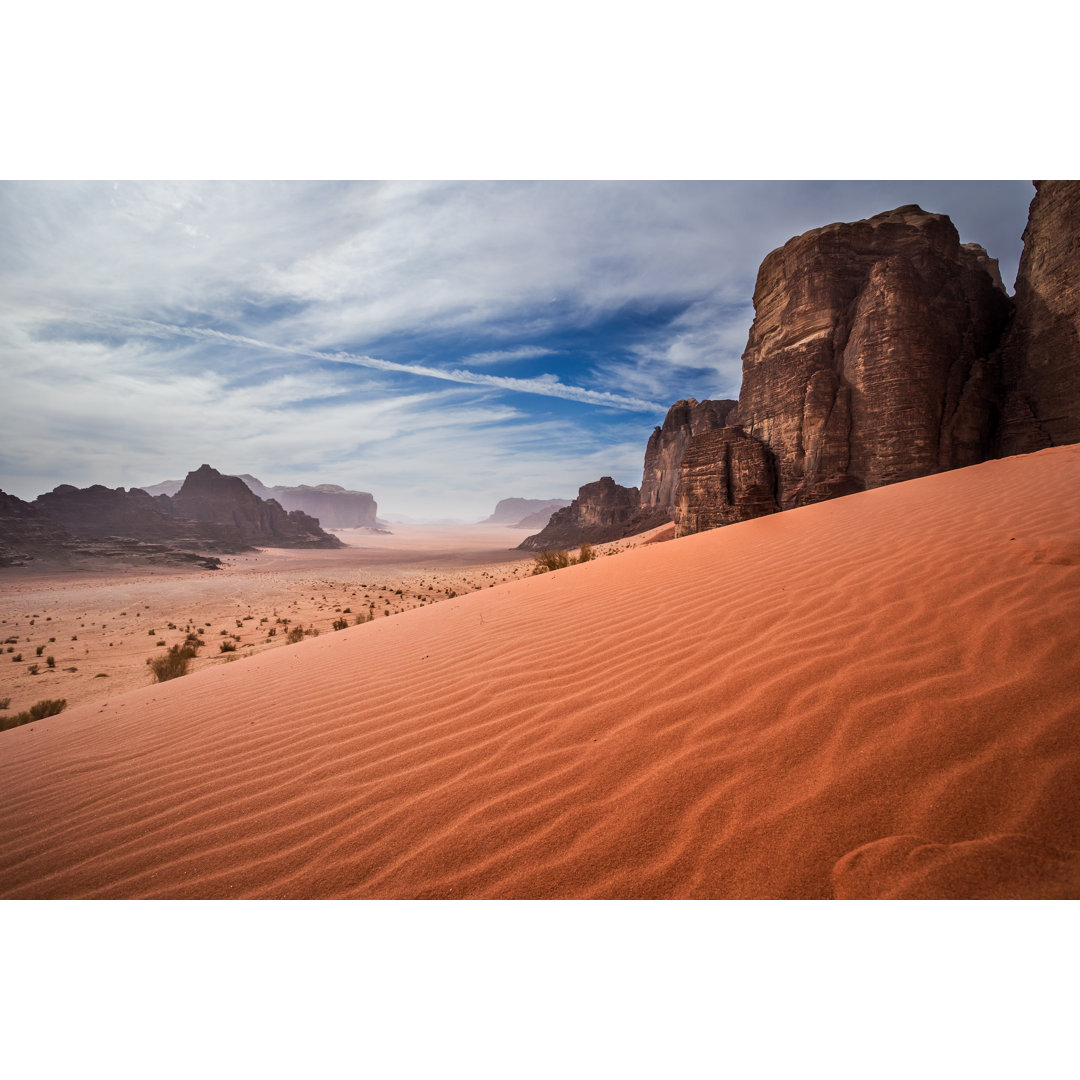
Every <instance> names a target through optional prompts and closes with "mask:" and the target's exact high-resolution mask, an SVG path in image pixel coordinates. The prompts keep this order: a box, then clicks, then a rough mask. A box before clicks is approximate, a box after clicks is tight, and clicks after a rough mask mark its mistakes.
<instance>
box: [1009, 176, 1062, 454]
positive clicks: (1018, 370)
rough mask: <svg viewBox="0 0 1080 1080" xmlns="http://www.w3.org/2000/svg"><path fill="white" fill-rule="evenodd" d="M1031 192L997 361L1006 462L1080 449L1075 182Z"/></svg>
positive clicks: (1040, 185) (1040, 184) (1039, 185)
mask: <svg viewBox="0 0 1080 1080" xmlns="http://www.w3.org/2000/svg"><path fill="white" fill-rule="evenodd" d="M1035 189H1036V194H1035V198H1034V199H1032V201H1031V209H1030V210H1029V211H1028V223H1027V228H1026V229H1025V230H1024V253H1023V255H1022V256H1021V258H1020V271H1019V273H1018V274H1017V277H1016V297H1015V308H1016V311H1015V315H1014V317H1013V322H1012V325H1011V327H1010V328H1009V331H1008V334H1007V335H1006V339H1005V344H1004V346H1003V348H1002V355H1001V363H1002V382H1003V384H1004V388H1005V397H1004V404H1003V408H1002V421H1001V429H1000V432H999V436H998V453H999V455H1000V456H1003V457H1004V456H1007V455H1010V454H1020V453H1026V452H1028V451H1031V450H1039V449H1042V448H1043V447H1047V446H1060V445H1062V444H1065V443H1074V442H1080V181H1077V180H1037V181H1036V182H1035Z"/></svg>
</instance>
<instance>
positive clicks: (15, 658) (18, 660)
mask: <svg viewBox="0 0 1080 1080" xmlns="http://www.w3.org/2000/svg"><path fill="white" fill-rule="evenodd" d="M11 662H12V663H13V664H21V663H22V653H16V654H15V655H14V656H13V657H12V658H11Z"/></svg>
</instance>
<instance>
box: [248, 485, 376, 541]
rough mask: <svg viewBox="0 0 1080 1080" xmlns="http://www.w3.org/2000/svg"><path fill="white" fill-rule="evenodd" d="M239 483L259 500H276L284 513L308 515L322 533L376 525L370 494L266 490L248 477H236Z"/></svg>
mask: <svg viewBox="0 0 1080 1080" xmlns="http://www.w3.org/2000/svg"><path fill="white" fill-rule="evenodd" d="M239 479H240V480H243V481H244V483H245V484H247V486H248V487H249V488H250V489H251V490H252V491H253V492H254V493H255V494H256V495H258V496H259V498H260V499H276V500H277V501H278V502H279V503H281V505H282V506H283V507H284V508H285V509H286V510H299V511H301V512H302V513H305V514H310V515H311V516H312V517H316V518H318V519H319V524H320V525H321V526H322V527H323V528H324V529H362V528H372V529H373V528H375V527H376V525H377V522H376V519H375V515H376V512H377V510H378V504H377V503H376V502H375V499H374V498H373V497H372V495H371V492H370V491H350V490H348V489H347V488H343V487H341V486H340V485H339V484H316V485H314V486H309V485H308V484H300V485H298V486H296V487H285V486H284V485H281V484H279V485H277V486H276V487H267V486H266V485H265V484H263V483H262V481H260V480H258V479H256V478H255V477H254V476H252V475H251V474H250V473H240V474H239Z"/></svg>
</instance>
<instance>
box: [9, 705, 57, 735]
mask: <svg viewBox="0 0 1080 1080" xmlns="http://www.w3.org/2000/svg"><path fill="white" fill-rule="evenodd" d="M10 700H11V699H10V698H8V701H10ZM66 705H67V701H66V699H64V698H53V699H46V700H44V701H39V702H38V703H37V704H36V705H31V706H30V708H29V709H27V710H26V711H25V712H21V713H16V714H15V715H14V716H5V717H0V731H7V730H8V728H15V727H21V726H22V725H23V724H32V723H33V722H34V721H35V720H44V719H45V717H46V716H55V715H56V714H57V713H58V712H63V711H64V706H66Z"/></svg>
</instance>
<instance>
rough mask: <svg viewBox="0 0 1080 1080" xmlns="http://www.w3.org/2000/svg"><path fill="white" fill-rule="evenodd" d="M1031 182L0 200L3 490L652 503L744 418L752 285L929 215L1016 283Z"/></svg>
mask: <svg viewBox="0 0 1080 1080" xmlns="http://www.w3.org/2000/svg"><path fill="white" fill-rule="evenodd" d="M1033 194H1034V189H1033V188H1032V186H1031V183H1030V181H1026V180H1024V181H937V182H933V181H891V182H884V181H882V182H878V181H844V182H833V181H807V182H797V181H778V182H755V181H731V182H714V181H685V182H674V181H672V182H665V181H643V182H631V181H612V182H603V181H565V182H558V181H537V182H518V181H499V182H481V181H452V182H436V181H424V182H328V183H320V182H312V181H287V182H269V181H247V182H194V181H191V182H188V181H185V182H176V183H168V182H131V181H125V182H113V181H108V180H96V181H86V182H83V181H9V182H4V183H0V240H2V242H0V301H2V302H0V370H2V377H3V387H4V389H3V399H4V403H5V410H4V411H5V425H4V426H5V438H4V439H3V440H2V447H0V488H3V490H5V491H7V492H9V493H12V494H15V495H18V496H19V497H21V498H24V499H33V498H34V497H36V496H37V495H39V494H41V493H42V492H45V491H49V490H51V489H52V488H53V487H55V486H56V485H57V484H60V483H70V484H75V485H76V486H79V487H84V486H88V485H90V484H94V483H100V484H105V485H107V486H109V487H117V486H124V487H131V486H142V485H149V484H154V483H158V482H160V481H163V480H179V479H182V478H183V476H184V475H185V474H186V473H187V472H188V471H190V470H192V469H196V468H198V467H199V466H200V465H201V464H203V463H208V464H210V465H212V466H214V467H215V468H217V469H219V470H221V471H222V472H227V473H251V474H253V475H254V476H256V477H258V478H259V479H260V480H261V481H263V483H265V484H300V483H308V484H316V483H336V484H341V485H343V486H345V487H348V488H353V489H358V490H362V491H370V492H372V493H373V495H374V496H375V499H376V501H377V503H378V505H379V514H380V517H382V518H384V519H386V520H395V519H399V520H459V521H474V520H479V519H481V518H483V517H486V516H487V515H488V514H489V513H490V512H491V510H492V509H493V508H494V505H495V503H496V502H497V501H498V500H499V499H502V498H507V497H512V496H516V497H526V498H556V497H561V498H572V497H573V496H574V495H575V494H576V493H577V489H578V488H579V487H580V486H581V485H582V484H585V483H588V482H590V481H593V480H596V479H598V478H599V477H600V476H603V475H608V476H612V477H614V478H615V480H616V481H617V482H618V483H621V484H625V485H629V486H633V485H637V484H639V483H640V481H641V470H642V462H643V457H644V452H645V444H646V442H647V440H648V437H649V434H650V433H651V431H652V429H653V427H654V426H655V425H657V424H660V423H661V422H662V421H663V418H664V414H665V412H666V411H667V408H668V407H669V406H670V405H671V404H672V403H673V402H675V401H677V400H679V399H680V398H687V397H695V398H697V399H699V400H701V399H704V398H707V397H711V398H724V397H728V398H735V397H737V396H738V391H739V382H740V373H741V360H740V358H741V355H742V352H743V349H744V348H745V345H746V340H747V335H748V332H749V329H750V324H751V322H752V319H753V305H752V296H753V289H754V281H755V277H756V274H757V270H758V266H759V264H760V262H761V260H762V259H763V258H764V256H765V255H766V254H768V252H770V251H771V250H773V249H774V248H776V247H778V246H780V245H781V244H783V243H784V242H785V241H787V240H788V239H790V238H791V237H793V236H796V235H798V234H800V233H802V232H804V231H806V230H807V229H812V228H817V227H819V226H821V225H825V224H828V223H830V222H834V221H853V220H858V219H860V218H865V217H868V216H871V215H872V214H875V213H879V212H881V211H884V210H889V209H892V208H894V207H896V206H899V205H902V204H905V203H918V204H919V205H921V206H922V207H923V208H924V209H926V210H931V211H935V212H939V213H945V214H948V215H949V216H950V217H951V218H952V220H953V222H954V224H956V226H957V228H958V230H959V232H960V237H961V240H962V241H964V242H968V241H975V242H977V243H981V244H982V245H983V246H984V247H986V248H987V250H988V251H989V253H990V255H991V256H993V257H995V258H997V259H998V260H999V261H1000V265H1001V271H1002V277H1003V279H1004V281H1005V284H1006V286H1007V288H1009V290H1010V291H1012V285H1013V281H1014V279H1015V276H1016V269H1017V263H1018V260H1019V256H1020V252H1021V248H1022V240H1021V234H1022V232H1023V228H1024V224H1025V221H1026V216H1027V207H1028V204H1029V202H1030V200H1031V198H1032V196H1033Z"/></svg>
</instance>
